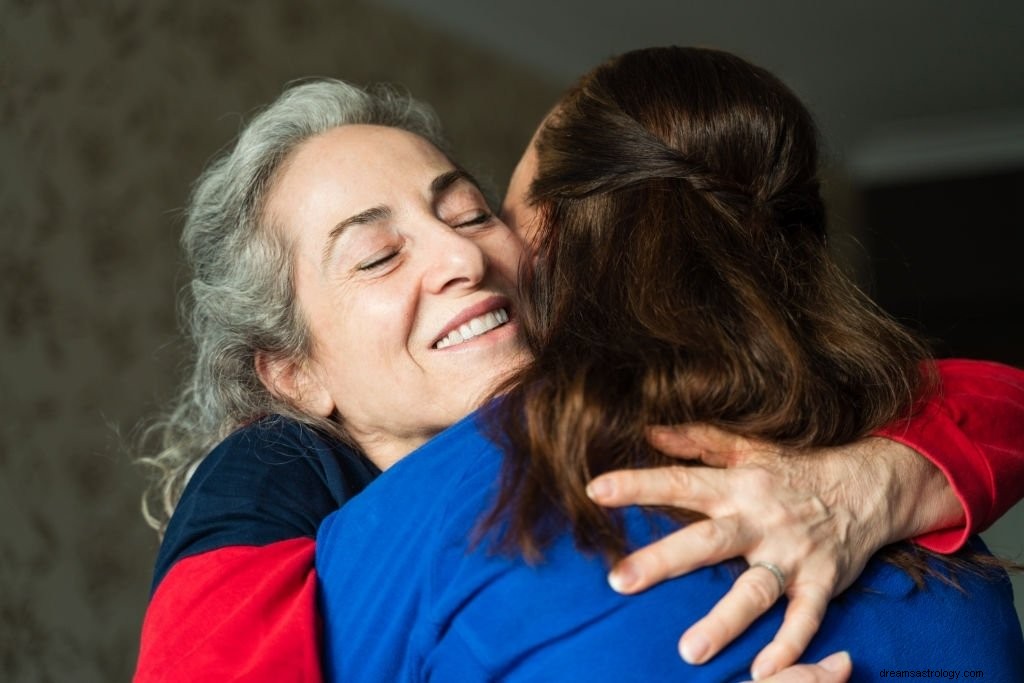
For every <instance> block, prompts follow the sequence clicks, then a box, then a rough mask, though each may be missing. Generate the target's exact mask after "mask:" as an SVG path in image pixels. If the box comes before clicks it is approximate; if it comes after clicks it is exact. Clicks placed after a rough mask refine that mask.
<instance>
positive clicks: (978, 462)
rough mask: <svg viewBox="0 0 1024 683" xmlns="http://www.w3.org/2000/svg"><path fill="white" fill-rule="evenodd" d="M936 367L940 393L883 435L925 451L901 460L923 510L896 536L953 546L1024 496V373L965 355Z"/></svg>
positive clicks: (914, 503)
mask: <svg viewBox="0 0 1024 683" xmlns="http://www.w3.org/2000/svg"><path fill="white" fill-rule="evenodd" d="M936 366H937V368H938V370H939V379H940V385H939V388H938V391H937V392H936V394H935V396H934V397H933V398H932V399H931V400H930V401H929V402H928V403H927V404H925V405H924V406H922V407H921V408H920V410H919V411H918V412H917V413H916V414H915V415H914V416H913V417H912V418H911V419H910V420H907V421H903V422H899V423H895V424H893V425H889V426H888V427H887V428H886V429H884V430H882V432H881V433H880V435H881V436H884V437H886V438H888V439H890V440H892V441H896V442H898V443H900V444H904V445H905V446H908V447H910V448H912V449H913V450H914V451H916V452H917V453H919V454H920V455H922V456H924V457H923V458H918V459H917V460H914V459H912V458H911V459H907V458H905V457H902V458H901V459H900V462H899V465H898V467H897V471H898V472H899V473H900V476H901V477H902V479H903V482H904V483H903V484H902V487H901V490H902V493H901V494H900V495H901V498H902V499H904V501H903V502H904V503H905V504H907V505H909V506H911V507H914V508H917V509H915V510H913V513H914V514H913V515H912V516H911V517H910V518H908V519H907V520H906V521H907V524H900V525H898V526H895V527H894V528H893V530H892V533H893V535H894V536H895V537H898V536H899V535H901V534H902V535H903V536H904V537H914V538H915V540H916V541H917V542H918V543H920V544H921V545H922V546H924V547H926V548H928V549H930V550H935V551H937V552H944V553H950V552H955V551H956V550H958V549H959V548H960V547H961V546H962V545H963V543H964V541H965V540H966V539H967V537H968V536H970V535H971V534H972V533H977V532H979V531H982V530H984V529H985V528H987V527H988V526H989V525H990V524H992V523H993V522H994V521H995V520H996V519H998V518H999V517H1000V516H1001V515H1002V514H1003V513H1005V512H1006V510H1007V509H1009V508H1010V507H1011V506H1012V505H1013V504H1014V503H1016V502H1017V501H1018V500H1020V499H1021V497H1022V496H1024V372H1022V371H1020V370H1017V369H1015V368H1011V367H1008V366H1005V365H999V364H997V363H987V362H979V361H965V360H946V361H939V362H938V363H937V364H936ZM904 455H905V454H904ZM893 457H896V458H899V457H900V456H893ZM925 459H927V462H925ZM940 477H941V478H940ZM951 496H952V498H953V499H955V500H956V504H955V507H958V508H959V510H958V511H957V512H954V509H953V508H954V504H953V503H952V501H951Z"/></svg>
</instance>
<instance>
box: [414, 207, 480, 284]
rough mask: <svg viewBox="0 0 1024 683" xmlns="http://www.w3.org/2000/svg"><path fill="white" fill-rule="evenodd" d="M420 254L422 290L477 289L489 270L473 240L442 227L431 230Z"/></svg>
mask: <svg viewBox="0 0 1024 683" xmlns="http://www.w3.org/2000/svg"><path fill="white" fill-rule="evenodd" d="M426 242H427V244H425V245H424V247H425V248H424V249H423V250H422V253H423V256H424V259H425V260H426V272H425V274H424V278H423V286H424V287H425V288H426V289H427V290H428V291H430V292H432V293H435V294H439V293H441V292H444V291H447V290H450V289H457V288H466V289H472V288H474V287H477V286H479V285H480V283H481V282H482V281H483V279H484V276H485V275H486V274H487V269H488V267H489V264H488V260H487V255H486V254H485V253H484V250H483V249H482V248H481V246H480V245H479V244H477V243H476V242H475V241H474V240H473V239H471V238H469V237H467V236H465V235H463V234H460V233H459V232H457V231H455V230H453V229H452V228H451V227H450V226H448V225H446V224H444V223H441V224H440V225H438V226H436V229H435V230H432V231H431V232H430V233H429V235H428V236H427V239H426Z"/></svg>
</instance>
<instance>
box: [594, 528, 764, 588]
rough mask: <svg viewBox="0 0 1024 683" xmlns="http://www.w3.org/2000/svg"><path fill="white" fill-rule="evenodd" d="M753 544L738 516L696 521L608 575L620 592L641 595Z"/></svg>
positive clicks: (612, 584)
mask: <svg viewBox="0 0 1024 683" xmlns="http://www.w3.org/2000/svg"><path fill="white" fill-rule="evenodd" d="M749 544H750V539H749V538H748V537H747V530H746V529H745V528H742V527H741V526H740V524H739V522H738V520H737V519H736V518H735V517H723V518H721V519H706V520H701V521H699V522H694V523H693V524H689V525H687V526H686V527H683V528H682V529H680V530H679V531H676V532H674V533H671V534H669V535H668V536H666V537H665V538H662V539H661V540H659V541H656V542H655V543H652V544H651V545H648V546H645V547H643V548H641V549H639V550H637V551H636V552H634V553H632V554H631V555H629V556H627V557H625V558H623V559H622V560H620V561H619V562H618V564H616V565H615V567H614V568H613V569H612V571H611V573H610V574H609V575H608V583H609V584H610V585H611V587H612V588H613V589H614V590H616V591H617V592H619V593H626V594H629V593H638V592H640V591H642V590H646V589H647V588H650V587H651V586H653V585H654V584H656V583H659V582H661V581H664V580H665V579H671V578H674V577H676V576H680V575H681V574H685V573H687V572H691V571H693V570H694V569H698V568H700V567H706V566H708V565H712V564H716V563H718V562H721V561H723V560H727V559H729V558H731V557H736V556H737V555H739V554H741V553H742V550H743V548H745V547H747V546H748V545H749Z"/></svg>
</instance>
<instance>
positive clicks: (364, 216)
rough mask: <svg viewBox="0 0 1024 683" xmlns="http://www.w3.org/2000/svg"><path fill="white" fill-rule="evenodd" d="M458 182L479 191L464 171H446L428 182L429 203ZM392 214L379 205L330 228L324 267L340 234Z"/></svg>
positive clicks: (324, 251) (388, 208)
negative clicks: (463, 181) (465, 183)
mask: <svg viewBox="0 0 1024 683" xmlns="http://www.w3.org/2000/svg"><path fill="white" fill-rule="evenodd" d="M460 180H465V181H467V182H469V183H471V184H472V185H473V186H474V187H476V188H477V189H478V190H479V189H480V183H478V182H477V180H476V178H474V177H473V176H472V175H470V174H469V173H468V172H466V171H465V170H463V169H461V168H456V169H453V170H451V171H448V172H447V173H442V174H441V175H439V176H437V177H436V178H434V179H433V180H432V181H430V195H431V201H432V202H433V203H435V204H436V203H437V198H438V196H440V195H441V194H443V193H444V192H446V191H447V190H448V189H449V188H450V187H451V186H452V185H454V184H455V183H457V182H459V181H460ZM392 213H393V212H392V210H391V207H389V206H384V205H383V204H381V205H379V206H374V207H371V208H369V209H367V210H365V211H360V212H359V213H357V214H355V215H353V216H349V217H348V218H346V219H345V220H343V221H341V222H340V223H338V224H337V225H335V226H334V227H333V228H331V231H330V232H329V233H327V240H326V242H325V243H324V250H323V256H322V263H323V264H324V265H326V264H327V261H328V260H329V259H330V256H331V252H332V251H333V250H334V244H335V242H337V241H338V238H339V237H341V235H342V233H344V232H345V230H346V229H347V228H349V227H351V226H353V225H368V224H370V223H378V222H380V221H385V220H387V219H389V218H391V215H392Z"/></svg>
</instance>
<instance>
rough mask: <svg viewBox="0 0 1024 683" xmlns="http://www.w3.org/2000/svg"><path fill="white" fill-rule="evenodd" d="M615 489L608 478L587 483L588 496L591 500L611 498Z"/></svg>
mask: <svg viewBox="0 0 1024 683" xmlns="http://www.w3.org/2000/svg"><path fill="white" fill-rule="evenodd" d="M613 489H614V487H613V486H612V483H611V482H610V481H608V480H607V479H595V480H594V481H592V482H590V484H588V485H587V496H589V497H590V499H591V500H598V499H602V498H610V497H611V495H612V493H613V492H614V491H613Z"/></svg>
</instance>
